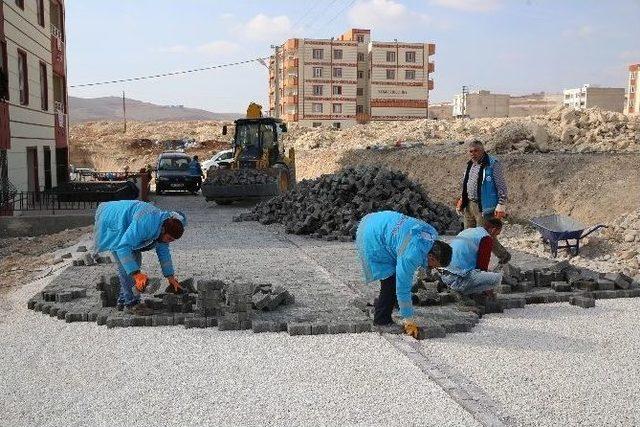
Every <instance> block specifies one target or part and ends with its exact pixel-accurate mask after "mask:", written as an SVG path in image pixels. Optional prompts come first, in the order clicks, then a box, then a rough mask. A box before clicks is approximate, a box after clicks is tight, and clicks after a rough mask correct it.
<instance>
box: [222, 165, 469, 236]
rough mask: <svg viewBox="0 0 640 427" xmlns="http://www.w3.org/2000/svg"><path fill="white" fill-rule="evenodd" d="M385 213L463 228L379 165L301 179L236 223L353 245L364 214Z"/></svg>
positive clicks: (448, 212)
mask: <svg viewBox="0 0 640 427" xmlns="http://www.w3.org/2000/svg"><path fill="white" fill-rule="evenodd" d="M382 210H394V211H398V212H402V213H404V214H406V215H409V216H412V217H415V218H420V219H423V220H424V221H426V222H428V223H429V224H431V225H433V226H434V227H435V228H436V229H437V230H438V231H439V232H444V231H448V232H457V231H458V230H459V229H460V226H461V224H460V219H459V217H458V216H457V215H456V214H455V212H453V211H452V210H451V209H450V208H448V207H447V206H444V205H442V204H439V203H436V202H433V201H432V200H431V199H430V198H429V197H427V195H426V193H425V192H424V190H423V189H422V187H421V186H420V184H418V183H416V182H414V181H412V180H410V179H408V178H407V176H406V175H405V174H404V173H401V172H397V171H391V170H389V169H386V168H383V167H379V166H366V167H365V166H359V167H347V168H344V169H342V170H340V171H338V172H337V173H335V174H327V175H322V176H320V177H319V178H316V179H313V180H303V181H302V182H300V183H299V184H298V186H297V187H296V188H295V189H294V190H292V191H289V192H287V193H285V194H283V195H280V196H278V197H274V198H272V199H270V200H267V201H264V202H261V203H259V204H258V205H256V206H255V207H254V208H253V209H252V210H251V211H250V212H248V213H244V214H241V215H239V216H238V217H236V218H235V220H237V221H259V222H260V223H262V224H272V223H279V224H283V225H284V226H285V229H286V231H287V232H289V233H293V234H306V235H311V236H312V237H316V238H323V239H325V240H343V241H349V240H352V239H354V238H355V234H356V229H357V226H358V221H360V219H361V218H362V217H363V216H365V215H366V214H368V213H370V212H377V211H382Z"/></svg>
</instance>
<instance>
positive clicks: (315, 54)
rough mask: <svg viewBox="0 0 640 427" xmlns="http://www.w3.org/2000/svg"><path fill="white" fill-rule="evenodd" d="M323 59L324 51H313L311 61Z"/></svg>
mask: <svg viewBox="0 0 640 427" xmlns="http://www.w3.org/2000/svg"><path fill="white" fill-rule="evenodd" d="M323 58H324V50H322V49H313V59H323Z"/></svg>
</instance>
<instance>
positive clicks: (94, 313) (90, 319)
mask: <svg viewBox="0 0 640 427" xmlns="http://www.w3.org/2000/svg"><path fill="white" fill-rule="evenodd" d="M97 320H98V312H97V311H90V312H89V313H87V322H95V321H97Z"/></svg>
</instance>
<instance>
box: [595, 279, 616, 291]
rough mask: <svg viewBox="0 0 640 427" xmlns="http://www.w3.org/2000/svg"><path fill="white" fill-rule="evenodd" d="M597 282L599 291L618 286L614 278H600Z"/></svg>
mask: <svg viewBox="0 0 640 427" xmlns="http://www.w3.org/2000/svg"><path fill="white" fill-rule="evenodd" d="M596 283H597V284H598V290H599V291H612V290H614V289H615V288H616V283H615V282H614V281H612V280H608V279H598V281H597V282H596Z"/></svg>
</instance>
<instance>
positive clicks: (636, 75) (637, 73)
mask: <svg viewBox="0 0 640 427" xmlns="http://www.w3.org/2000/svg"><path fill="white" fill-rule="evenodd" d="M638 81H640V64H633V65H629V86H628V87H629V89H628V90H627V100H626V105H625V112H626V113H627V114H640V85H638Z"/></svg>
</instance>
